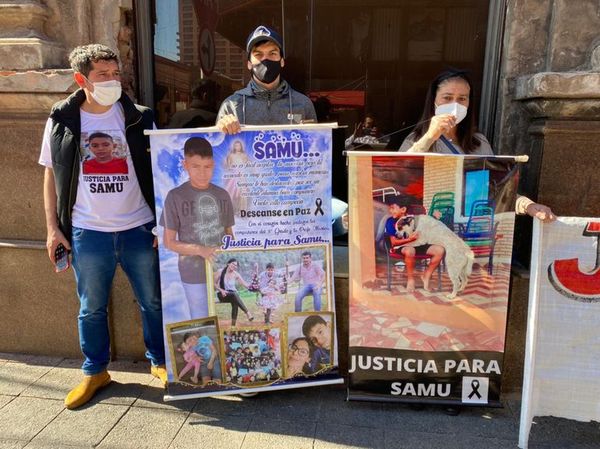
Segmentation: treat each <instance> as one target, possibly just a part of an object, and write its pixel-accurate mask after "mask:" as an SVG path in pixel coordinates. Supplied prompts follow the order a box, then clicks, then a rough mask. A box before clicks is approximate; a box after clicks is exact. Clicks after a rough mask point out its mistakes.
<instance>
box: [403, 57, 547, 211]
mask: <svg viewBox="0 0 600 449" xmlns="http://www.w3.org/2000/svg"><path fill="white" fill-rule="evenodd" d="M472 100H473V89H472V86H471V81H470V80H469V78H468V77H467V74H466V72H465V71H463V70H456V69H451V70H445V71H443V72H442V73H440V74H439V75H438V76H436V77H435V78H434V79H433V81H432V82H431V83H430V85H429V88H428V89H427V95H426V96H425V107H424V108H423V114H422V115H421V119H420V120H419V123H417V125H416V126H415V129H414V130H413V132H412V133H410V134H409V135H408V137H407V138H406V139H405V140H404V142H403V143H402V145H401V146H400V150H399V151H405V152H408V153H427V152H433V153H445V154H477V155H482V156H485V155H489V156H493V155H494V153H493V151H492V147H491V145H490V143H489V142H488V141H487V139H486V138H485V136H484V135H483V134H481V133H479V132H477V127H476V125H475V114H474V113H473V109H472V108H470V107H469V105H470V103H471V102H472ZM515 211H516V212H517V214H520V215H524V214H527V215H530V216H532V217H534V218H537V219H539V220H542V221H545V222H550V221H554V220H555V219H556V217H555V216H554V214H553V213H552V210H551V209H550V208H549V207H548V206H544V205H543V204H538V203H536V202H534V201H532V200H530V199H529V198H527V197H526V196H518V197H517V203H516V205H515Z"/></svg>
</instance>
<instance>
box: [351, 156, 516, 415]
mask: <svg viewBox="0 0 600 449" xmlns="http://www.w3.org/2000/svg"><path fill="white" fill-rule="evenodd" d="M347 156H348V160H349V161H348V162H349V163H348V165H349V218H350V236H349V260H350V298H349V303H350V319H349V321H350V336H349V346H350V348H349V357H350V359H349V362H348V365H349V389H348V397H349V399H356V400H372V401H401V402H421V403H438V404H446V405H453V404H462V405H478V406H481V405H488V406H498V405H500V402H499V401H500V390H501V378H502V363H503V355H504V348H505V334H506V320H507V310H508V289H509V281H510V265H511V255H512V240H513V229H514V220H515V212H514V211H515V199H516V189H517V176H516V173H517V165H516V162H520V161H519V160H517V158H515V157H506V156H504V157H503V156H493V157H490V156H472V155H441V154H430V153H427V154H417V153H410V154H407V153H390V152H366V151H349V152H347ZM520 159H521V160H522V159H523V158H520Z"/></svg>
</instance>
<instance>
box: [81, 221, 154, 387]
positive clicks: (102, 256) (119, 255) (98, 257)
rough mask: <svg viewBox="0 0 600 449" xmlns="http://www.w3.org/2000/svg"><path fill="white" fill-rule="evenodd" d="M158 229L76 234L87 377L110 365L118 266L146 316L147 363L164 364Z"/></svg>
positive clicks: (83, 349)
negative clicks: (111, 313)
mask: <svg viewBox="0 0 600 449" xmlns="http://www.w3.org/2000/svg"><path fill="white" fill-rule="evenodd" d="M153 226H154V223H147V224H145V225H142V226H138V227H136V228H133V229H129V230H127V231H120V232H98V231H91V230H88V229H81V228H76V227H74V228H73V237H72V243H71V246H72V251H73V270H74V272H75V280H76V282H77V294H78V296H79V303H80V308H79V344H80V346H81V352H82V353H83V355H84V357H85V362H84V363H83V366H82V369H83V372H84V373H85V374H87V375H91V374H98V373H100V372H102V371H104V370H105V369H106V367H107V366H108V362H109V360H110V336H109V332H108V298H109V295H110V290H111V286H112V282H113V278H114V275H115V270H116V268H117V264H119V265H121V267H122V268H123V271H124V272H125V274H126V275H127V277H128V278H129V282H130V283H131V286H132V288H133V292H134V294H135V296H136V298H137V301H138V305H139V307H140V310H141V314H142V325H143V333H144V343H145V344H146V357H147V358H148V359H150V362H151V363H152V365H162V364H164V363H165V350H164V344H163V321H162V307H161V300H160V285H159V277H158V255H157V252H156V249H155V248H153V247H152V243H153V241H154V236H153V235H152V232H151V231H152V227H153Z"/></svg>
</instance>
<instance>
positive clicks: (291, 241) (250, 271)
mask: <svg viewBox="0 0 600 449" xmlns="http://www.w3.org/2000/svg"><path fill="white" fill-rule="evenodd" d="M336 126H337V125H336V124H321V125H317V124H315V125H289V126H288V125H281V126H271V127H258V126H245V127H243V129H242V132H241V133H239V134H236V135H225V134H223V133H221V132H220V131H219V130H218V129H217V128H203V129H185V130H153V131H146V133H147V134H148V135H149V136H150V142H151V152H152V169H153V175H154V190H155V197H156V214H157V220H158V226H157V234H158V242H159V256H160V257H159V259H160V277H161V290H162V304H163V320H164V332H165V346H166V352H167V370H168V374H169V383H168V386H167V393H166V395H165V400H176V399H187V398H192V397H201V396H214V395H218V394H234V393H240V392H245V393H251V392H259V391H266V390H272V389H286V388H297V387H305V386H313V385H323V384H333V383H341V382H343V379H342V378H341V377H340V375H339V372H338V358H337V357H338V356H337V337H336V333H335V302H334V297H335V296H334V283H333V265H332V230H331V226H332V218H331V130H332V128H334V127H336Z"/></svg>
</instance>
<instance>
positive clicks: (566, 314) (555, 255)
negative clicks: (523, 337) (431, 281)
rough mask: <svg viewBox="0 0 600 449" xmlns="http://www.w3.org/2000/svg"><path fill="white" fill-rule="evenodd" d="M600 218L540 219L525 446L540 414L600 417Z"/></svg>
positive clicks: (523, 415)
mask: <svg viewBox="0 0 600 449" xmlns="http://www.w3.org/2000/svg"><path fill="white" fill-rule="evenodd" d="M599 238H600V218H574V217H561V218H559V219H558V220H557V221H555V222H553V223H550V224H543V223H538V222H537V221H536V222H535V223H534V228H533V247H532V257H531V281H530V284H529V313H528V322H527V343H526V350H525V368H524V376H523V400H522V402H521V427H520V433H519V447H521V448H525V447H527V441H528V438H529V431H530V429H531V424H532V420H533V418H534V417H535V416H556V417H561V418H570V419H575V420H578V421H592V420H594V421H600V407H599V405H598V404H599V402H598V400H599V398H600V362H599V361H600V336H599V335H600V334H599V332H598V325H599V323H600V245H599Z"/></svg>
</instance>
